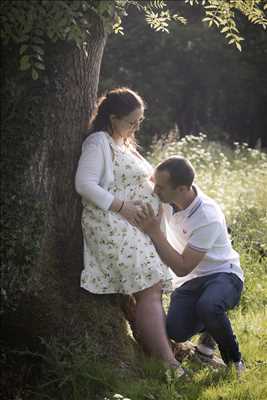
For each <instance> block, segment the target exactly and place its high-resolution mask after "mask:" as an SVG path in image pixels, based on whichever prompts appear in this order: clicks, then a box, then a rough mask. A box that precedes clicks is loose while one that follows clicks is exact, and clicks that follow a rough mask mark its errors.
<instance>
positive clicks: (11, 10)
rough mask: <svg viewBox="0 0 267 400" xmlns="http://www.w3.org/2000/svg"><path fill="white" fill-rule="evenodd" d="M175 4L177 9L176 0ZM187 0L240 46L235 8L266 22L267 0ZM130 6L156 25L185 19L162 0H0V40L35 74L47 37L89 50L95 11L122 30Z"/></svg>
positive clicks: (39, 68) (163, 28)
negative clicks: (13, 46)
mask: <svg viewBox="0 0 267 400" xmlns="http://www.w3.org/2000/svg"><path fill="white" fill-rule="evenodd" d="M176 3H177V4H175V8H176V9H178V10H179V3H180V1H179V2H176ZM184 3H186V4H188V5H189V6H197V7H201V8H202V9H203V12H204V15H203V18H202V21H203V22H204V23H206V24H208V26H209V27H212V26H215V27H217V28H218V29H219V30H220V32H221V33H222V34H224V35H225V37H226V38H227V39H228V43H229V44H233V45H235V46H236V47H237V48H238V50H240V51H241V43H240V42H241V41H242V40H244V38H243V37H242V36H241V34H240V31H239V29H238V26H237V20H238V14H242V15H244V16H245V17H247V19H248V20H249V21H250V22H251V23H253V24H257V25H260V26H262V27H263V28H264V29H266V27H267V18H266V14H265V10H267V2H266V0H229V1H228V0H184ZM129 7H135V8H137V9H138V10H139V11H140V12H142V13H143V15H144V17H145V19H146V21H147V23H148V24H149V25H150V26H151V28H153V29H154V30H156V31H162V32H169V26H170V24H171V23H172V22H176V23H182V24H185V23H186V22H187V20H186V18H185V17H183V16H182V15H181V14H180V13H179V11H178V10H176V11H175V12H173V11H172V10H171V9H172V8H173V7H169V4H168V2H166V1H164V0H151V1H136V0H113V1H109V0H99V1H97V0H74V1H73V0H55V1H53V2H51V1H50V0H37V1H36V0H3V1H2V3H1V26H2V28H1V40H2V42H3V44H4V45H9V44H10V42H13V43H16V44H18V58H19V69H20V70H22V71H26V70H29V71H31V75H32V78H33V79H34V80H36V79H38V77H39V74H40V72H41V71H43V70H45V43H46V41H47V40H51V41H52V42H56V41H58V40H63V41H68V42H74V43H75V44H76V46H78V47H79V48H81V49H83V50H84V52H85V54H87V50H86V49H87V46H88V45H90V36H91V35H92V28H93V25H94V20H95V18H94V16H95V17H99V18H100V20H101V21H102V23H103V27H104V29H105V30H106V32H107V33H111V32H112V31H114V32H115V33H120V34H123V26H122V20H123V18H125V17H127V15H128V13H127V11H128V9H129Z"/></svg>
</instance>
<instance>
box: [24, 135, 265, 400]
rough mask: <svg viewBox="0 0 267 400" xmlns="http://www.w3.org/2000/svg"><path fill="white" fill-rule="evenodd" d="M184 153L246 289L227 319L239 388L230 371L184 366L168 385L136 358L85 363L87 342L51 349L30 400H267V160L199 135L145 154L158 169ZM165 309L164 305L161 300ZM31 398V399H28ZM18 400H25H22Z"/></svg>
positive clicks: (153, 365) (154, 365)
mask: <svg viewBox="0 0 267 400" xmlns="http://www.w3.org/2000/svg"><path fill="white" fill-rule="evenodd" d="M174 154H178V155H184V156H185V157H187V158H189V159H190V160H191V162H192V164H193V165H194V167H195V169H196V171H197V179H196V181H197V184H198V185H199V186H200V187H201V188H202V190H203V191H204V192H206V193H207V194H209V195H210V196H212V197H213V198H215V199H216V200H217V201H218V202H219V204H220V205H221V206H222V208H223V209H224V212H225V214H226V217H227V222H228V224H229V226H230V227H231V230H232V239H233V242H234V247H235V248H236V249H237V250H238V251H239V253H240V255H241V263H242V266H243V269H244V271H245V277H246V284H245V290H244V293H243V296H242V300H241V303H240V306H239V307H238V308H237V309H236V310H233V311H231V313H230V317H231V320H232V323H233V326H234V330H235V332H236V334H237V336H238V340H239V342H240V347H241V351H242V354H243V358H244V360H245V363H246V365H247V371H246V372H245V374H244V377H243V379H242V381H241V382H239V381H238V380H237V378H236V376H235V373H234V371H233V370H232V369H229V370H227V371H219V372H218V371H217V372H216V371H213V370H212V369H210V368H208V367H203V366H199V365H197V364H194V363H193V362H192V361H186V362H185V366H186V367H187V368H188V369H189V370H190V371H192V376H191V377H190V378H189V379H188V380H183V379H180V380H176V381H170V379H168V377H167V376H166V373H165V372H166V371H165V370H164V368H163V366H162V365H161V364H160V363H158V362H155V361H152V360H148V359H146V358H145V357H144V356H141V355H140V362H139V363H138V365H136V364H135V365H134V366H133V365H121V366H119V367H116V368H115V367H114V366H112V365H108V364H106V363H104V362H103V361H102V362H100V361H96V360H92V359H89V358H88V355H87V351H86V345H85V344H84V343H77V344H73V346H70V347H69V346H67V347H64V345H63V344H62V343H50V344H49V345H48V352H47V356H46V359H45V360H44V369H43V370H42V371H41V374H43V379H42V383H39V386H37V389H35V390H34V391H32V392H30V390H32V389H31V388H30V389H29V391H28V393H30V395H31V396H30V398H31V399H33V400H35V399H36V400H40V399H50V400H104V399H105V400H115V399H117V400H123V399H124V400H126V399H128V400H129V399H130V400H196V399H199V400H232V399H234V400H266V399H267V379H266V376H267V280H266V272H267V207H266V202H267V200H266V199H267V155H266V154H265V153H263V152H260V151H257V150H251V149H249V148H248V147H247V146H246V145H244V144H243V145H239V144H236V145H235V147H234V149H230V148H227V147H224V146H222V145H219V144H217V143H211V142H208V141H207V140H206V137H205V136H204V135H201V136H199V137H194V136H187V137H186V138H185V139H182V140H180V141H179V142H177V141H175V140H173V138H170V140H168V141H167V142H163V141H160V140H158V141H157V142H155V143H154V145H153V146H152V147H151V150H150V152H149V154H148V155H147V156H148V158H149V160H150V161H151V162H152V164H154V165H156V164H157V163H158V162H159V161H161V160H162V159H164V158H166V157H168V156H170V155H174ZM164 300H165V303H166V304H167V303H168V298H167V297H166V298H165V299H164ZM27 398H29V397H27ZM21 399H22V400H24V397H23V395H22V396H21Z"/></svg>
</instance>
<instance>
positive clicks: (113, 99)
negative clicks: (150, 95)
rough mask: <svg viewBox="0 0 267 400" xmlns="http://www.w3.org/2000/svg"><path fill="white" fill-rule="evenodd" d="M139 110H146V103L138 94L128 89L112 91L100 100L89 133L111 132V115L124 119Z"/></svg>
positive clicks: (121, 88)
mask: <svg viewBox="0 0 267 400" xmlns="http://www.w3.org/2000/svg"><path fill="white" fill-rule="evenodd" d="M137 108H144V101H143V99H142V98H141V97H140V96H139V95H138V94H137V93H136V92H134V91H133V90H131V89H129V88H127V87H120V88H116V89H112V90H110V91H109V92H107V93H106V95H104V96H102V97H100V98H99V99H98V102H97V106H96V109H95V111H94V113H93V116H92V119H91V121H90V128H89V129H90V131H89V132H90V133H92V132H97V131H111V123H110V116H111V115H115V116H116V117H117V118H122V117H125V116H127V115H128V114H130V113H131V112H132V111H134V110H136V109H137Z"/></svg>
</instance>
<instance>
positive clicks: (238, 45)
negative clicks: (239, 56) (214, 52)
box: [235, 42, 242, 51]
mask: <svg viewBox="0 0 267 400" xmlns="http://www.w3.org/2000/svg"><path fill="white" fill-rule="evenodd" d="M235 45H236V47H237V48H238V50H239V51H242V47H241V44H240V43H238V42H235Z"/></svg>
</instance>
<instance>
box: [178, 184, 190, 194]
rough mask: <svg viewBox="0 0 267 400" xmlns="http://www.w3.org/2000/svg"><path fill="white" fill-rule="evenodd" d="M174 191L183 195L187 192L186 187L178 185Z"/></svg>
mask: <svg viewBox="0 0 267 400" xmlns="http://www.w3.org/2000/svg"><path fill="white" fill-rule="evenodd" d="M176 190H177V191H178V192H179V193H184V192H187V191H188V187H187V186H185V185H179V186H177V188H176Z"/></svg>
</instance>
